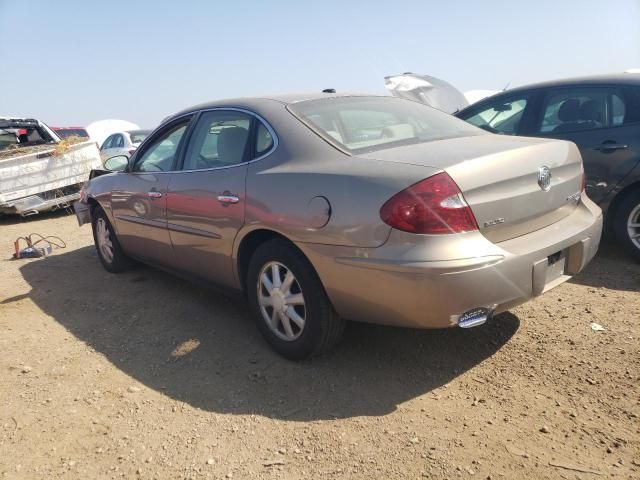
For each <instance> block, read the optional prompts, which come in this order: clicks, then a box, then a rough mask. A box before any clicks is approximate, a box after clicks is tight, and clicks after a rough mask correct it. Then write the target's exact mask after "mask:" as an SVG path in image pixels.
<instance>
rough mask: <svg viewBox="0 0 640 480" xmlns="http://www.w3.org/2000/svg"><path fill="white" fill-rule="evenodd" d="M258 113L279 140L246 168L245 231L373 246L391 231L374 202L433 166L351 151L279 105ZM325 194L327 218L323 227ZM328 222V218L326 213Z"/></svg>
mask: <svg viewBox="0 0 640 480" xmlns="http://www.w3.org/2000/svg"><path fill="white" fill-rule="evenodd" d="M274 108H275V109H277V111H274V112H258V113H260V114H261V115H263V116H264V117H265V118H267V119H268V121H269V122H270V123H271V124H272V126H273V128H274V129H275V131H276V133H277V135H278V139H279V145H278V148H277V149H276V150H275V151H274V152H273V153H272V154H271V155H270V156H268V157H266V158H264V159H262V160H259V161H256V162H254V163H252V164H250V165H249V171H248V175H247V186H246V191H247V210H246V212H247V213H246V222H245V227H244V229H243V233H247V232H248V231H251V230H255V229H257V228H269V229H272V230H275V231H278V232H280V233H282V234H283V235H285V236H287V237H288V238H290V239H291V240H293V241H296V242H311V243H322V244H328V245H343V246H357V247H377V246H380V245H382V244H383V243H384V242H385V241H386V240H387V238H388V236H389V232H390V230H391V228H390V227H389V226H388V225H386V224H385V223H384V222H382V220H381V219H380V214H379V211H380V207H382V205H383V204H384V203H385V202H386V201H387V200H388V199H389V198H390V197H391V196H393V195H394V194H396V193H397V192H399V191H400V190H402V189H404V188H406V187H408V186H409V185H412V184H414V183H416V182H418V181H419V180H421V179H423V178H426V177H428V176H430V175H432V174H433V173H436V172H437V169H434V168H431V167H424V166H416V165H400V164H395V163H392V162H385V161H378V160H371V159H363V158H358V157H353V156H349V155H347V154H345V153H343V152H340V151H339V150H337V149H335V148H334V147H332V146H331V145H329V144H328V143H327V142H325V141H324V140H323V139H321V138H320V137H319V136H318V135H316V134H315V133H314V132H312V131H311V130H310V129H309V128H308V127H307V126H305V125H304V124H302V123H301V122H299V121H298V120H297V119H296V118H295V117H294V116H293V115H292V114H290V113H289V112H288V111H287V110H286V109H285V108H284V105H277V106H276V107H274ZM317 197H323V198H324V199H326V200H327V201H328V204H329V208H328V209H325V214H328V217H329V219H328V221H327V222H326V224H325V225H322V223H323V222H322V220H321V219H322V216H323V212H322V211H321V210H322V209H321V208H320V209H319V208H318V205H322V202H312V200H313V199H314V198H317ZM325 221H326V218H325Z"/></svg>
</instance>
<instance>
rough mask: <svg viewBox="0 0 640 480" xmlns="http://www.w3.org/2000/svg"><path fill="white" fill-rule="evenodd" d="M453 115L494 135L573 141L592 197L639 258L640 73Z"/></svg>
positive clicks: (522, 93)
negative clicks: (578, 150)
mask: <svg viewBox="0 0 640 480" xmlns="http://www.w3.org/2000/svg"><path fill="white" fill-rule="evenodd" d="M455 115H456V116H457V117H459V118H461V119H463V120H466V121H467V122H469V123H472V124H473V125H476V126H478V127H481V128H484V129H485V130H488V131H490V132H493V133H498V134H503V135H523V136H529V137H544V138H558V139H562V140H570V141H572V142H574V143H575V144H576V145H577V146H578V148H579V149H580V153H581V154H582V158H583V161H584V168H585V173H586V192H587V195H588V196H589V198H591V199H592V200H593V201H594V202H596V203H597V204H598V205H599V206H600V207H601V208H602V210H603V211H605V212H606V218H607V225H608V226H609V228H611V229H612V230H613V231H614V232H615V235H616V237H617V238H618V240H619V241H620V243H621V244H623V245H624V246H625V247H626V248H627V250H628V251H629V252H630V253H631V254H632V255H634V256H635V257H636V258H637V259H639V260H640V74H637V73H623V74H617V75H607V76H594V77H586V78H575V79H569V80H557V81H552V82H546V83H540V84H535V85H527V86H524V87H518V88H514V89H511V90H507V91H505V92H501V93H499V94H496V95H493V96H490V97H488V98H486V99H484V100H481V101H480V102H478V103H474V104H472V105H470V106H469V107H467V108H464V109H463V110H461V111H459V112H457V113H456V114H455Z"/></svg>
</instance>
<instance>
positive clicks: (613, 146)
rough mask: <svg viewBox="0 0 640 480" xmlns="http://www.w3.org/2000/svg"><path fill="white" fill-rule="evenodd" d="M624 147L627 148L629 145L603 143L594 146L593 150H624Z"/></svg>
mask: <svg viewBox="0 0 640 480" xmlns="http://www.w3.org/2000/svg"><path fill="white" fill-rule="evenodd" d="M625 148H629V145H624V144H622V143H603V144H602V145H600V146H599V147H596V148H594V150H600V151H601V152H612V151H614V150H624V149H625Z"/></svg>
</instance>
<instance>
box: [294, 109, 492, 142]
mask: <svg viewBox="0 0 640 480" xmlns="http://www.w3.org/2000/svg"><path fill="white" fill-rule="evenodd" d="M289 109H290V111H291V112H292V113H294V114H295V115H296V116H297V117H298V118H300V119H301V120H302V121H303V122H305V123H307V124H309V125H310V126H312V127H313V128H314V129H315V130H316V131H317V132H318V133H320V134H321V135H322V136H323V137H325V138H326V139H327V140H329V141H330V142H333V143H337V144H338V146H340V147H341V148H342V149H344V150H347V151H349V152H351V153H355V154H357V153H365V152H370V151H374V150H382V149H386V148H393V147H397V146H402V145H409V144H415V143H426V142H432V141H435V140H444V139H447V138H455V137H466V136H471V135H483V134H484V133H485V132H483V131H482V130H480V129H478V128H476V127H474V126H472V125H469V124H468V123H466V122H464V121H462V120H459V119H457V118H455V117H453V116H451V115H449V114H446V113H444V112H441V111H439V110H436V109H434V108H431V107H428V106H426V105H423V104H421V103H417V102H412V101H410V100H404V99H400V98H393V97H334V98H327V99H321V100H308V101H304V102H300V103H296V104H293V105H291V106H290V107H289Z"/></svg>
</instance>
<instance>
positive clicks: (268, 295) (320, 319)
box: [246, 239, 345, 360]
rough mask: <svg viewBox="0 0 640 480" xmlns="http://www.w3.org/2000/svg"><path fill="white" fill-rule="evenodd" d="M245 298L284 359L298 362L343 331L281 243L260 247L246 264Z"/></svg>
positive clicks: (313, 277)
mask: <svg viewBox="0 0 640 480" xmlns="http://www.w3.org/2000/svg"><path fill="white" fill-rule="evenodd" d="M246 285H247V294H248V297H249V304H250V306H251V310H252V311H253V314H254V318H255V321H256V324H257V326H258V329H259V330H260V332H261V333H262V335H263V336H264V338H265V339H266V340H267V342H269V344H270V345H271V346H272V347H273V349H274V350H275V351H276V352H278V353H279V354H280V355H282V356H283V357H286V358H288V359H291V360H302V359H305V358H309V357H312V356H314V355H318V354H320V353H322V352H326V351H327V350H329V349H330V348H332V347H333V346H334V345H335V344H336V343H338V341H339V340H340V338H341V337H342V333H343V331H344V324H345V322H344V320H342V319H341V318H340V317H339V316H338V314H337V313H336V312H335V310H334V309H333V306H332V305H331V302H330V301H329V298H328V297H327V294H326V292H325V290H324V287H323V286H322V283H321V282H320V278H318V275H317V273H316V271H315V269H314V268H313V266H312V265H311V263H310V262H309V261H308V260H307V259H306V257H305V256H304V255H303V254H302V253H300V252H299V251H298V250H297V249H296V248H295V247H294V246H292V245H291V244H290V243H288V242H287V241H285V240H281V239H273V240H269V241H267V242H265V243H263V244H262V245H260V246H259V247H258V248H257V249H256V251H255V252H254V254H253V256H252V257H251V261H250V262H249V270H248V274H247V282H246Z"/></svg>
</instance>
